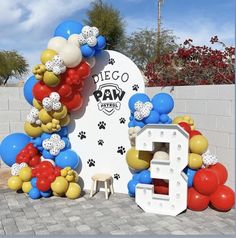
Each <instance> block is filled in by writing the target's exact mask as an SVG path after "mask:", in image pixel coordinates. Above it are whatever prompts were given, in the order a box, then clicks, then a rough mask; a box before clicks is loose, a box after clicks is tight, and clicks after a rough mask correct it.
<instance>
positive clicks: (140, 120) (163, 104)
mask: <svg viewBox="0 0 236 238" xmlns="http://www.w3.org/2000/svg"><path fill="white" fill-rule="evenodd" d="M173 108H174V100H173V98H172V97H171V96H170V95H169V94H167V93H158V94H156V95H155V96H154V97H153V98H152V99H151V100H150V98H149V97H148V96H147V95H146V94H144V93H136V94H134V95H133V96H132V97H131V98H130V100H129V109H130V111H131V116H130V122H129V124H128V126H129V130H128V133H129V139H130V144H131V146H132V147H131V148H130V149H129V150H128V151H127V153H126V162H127V164H128V166H129V168H130V169H131V170H132V171H134V175H133V177H132V179H131V180H130V181H129V182H128V185H127V187H128V193H129V195H130V196H131V197H134V196H135V188H136V185H137V184H138V183H143V184H152V182H153V180H152V178H151V174H150V170H148V168H149V167H150V161H151V160H152V159H153V156H155V157H157V156H162V157H163V155H160V153H165V156H166V154H167V153H166V152H164V151H166V150H167V148H166V147H165V145H164V144H163V145H161V148H159V151H157V152H156V153H155V154H154V155H153V154H152V153H150V152H147V151H138V150H136V149H135V139H136V135H137V133H138V132H139V131H140V130H141V128H142V127H144V126H145V125H147V124H171V123H172V120H171V118H170V117H169V115H168V114H169V113H170V112H171V111H172V109H173ZM162 150H163V151H162ZM167 157H169V156H168V154H167Z"/></svg>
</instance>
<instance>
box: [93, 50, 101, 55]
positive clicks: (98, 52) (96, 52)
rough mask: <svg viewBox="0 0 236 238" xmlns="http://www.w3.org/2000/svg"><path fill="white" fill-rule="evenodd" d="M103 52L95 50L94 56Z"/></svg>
mask: <svg viewBox="0 0 236 238" xmlns="http://www.w3.org/2000/svg"><path fill="white" fill-rule="evenodd" d="M101 53H102V50H95V53H94V56H99V55H100V54H101Z"/></svg>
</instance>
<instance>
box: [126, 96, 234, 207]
mask: <svg viewBox="0 0 236 238" xmlns="http://www.w3.org/2000/svg"><path fill="white" fill-rule="evenodd" d="M129 108H130V112H131V116H130V122H129V124H128V126H129V130H128V133H129V139H130V144H131V146H132V147H131V148H130V149H129V150H128V152H127V153H126V162H127V164H128V166H129V168H130V169H131V170H132V171H133V177H132V179H131V180H130V181H129V182H128V184H127V188H128V193H129V195H130V196H131V197H135V188H136V185H137V184H138V183H142V184H153V185H154V192H155V193H157V194H164V195H168V191H169V184H168V181H166V180H162V179H152V178H151V174H150V171H149V170H148V169H149V167H150V161H151V160H152V159H153V158H156V159H162V160H163V159H164V160H168V159H169V154H168V152H169V148H168V144H165V143H159V144H158V145H157V148H155V153H154V154H152V153H151V152H148V151H138V150H136V149H135V138H136V135H137V133H138V132H139V131H140V130H141V128H142V127H143V126H145V125H146V124H171V123H172V124H178V125H179V126H181V127H182V128H183V129H184V130H185V131H186V132H187V133H188V134H189V157H188V166H187V167H186V168H185V169H184V172H185V174H186V175H187V177H188V208H189V209H191V210H193V211H202V210H204V209H206V208H207V207H208V206H209V205H210V206H211V207H213V208H214V209H216V210H219V211H228V210H230V209H231V208H232V207H233V206H234V199H235V194H234V192H233V190H232V189H231V188H229V187H228V186H226V185H224V184H225V182H226V181H227V177H228V172H227V169H226V168H225V166H224V165H223V164H221V163H219V162H218V161H217V158H216V156H215V155H214V154H212V153H211V152H210V151H209V150H208V140H207V138H206V137H205V136H204V135H202V133H201V132H200V131H198V130H196V126H195V123H194V120H193V118H191V117H190V116H187V115H185V116H178V117H176V118H174V120H173V121H172V119H171V118H170V117H169V115H168V114H169V113H170V112H171V111H172V109H173V108H174V100H173V98H172V97H171V96H170V95H169V94H166V93H158V94H156V95H155V96H154V97H153V98H152V100H150V98H149V97H148V96H147V95H146V94H142V93H137V94H135V95H133V96H132V97H131V98H130V100H129Z"/></svg>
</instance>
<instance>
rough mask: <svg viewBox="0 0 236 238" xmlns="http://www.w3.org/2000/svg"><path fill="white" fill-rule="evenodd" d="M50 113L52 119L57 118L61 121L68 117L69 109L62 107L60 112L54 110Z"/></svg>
mask: <svg viewBox="0 0 236 238" xmlns="http://www.w3.org/2000/svg"><path fill="white" fill-rule="evenodd" d="M49 113H50V115H51V117H53V118H55V119H57V120H61V119H63V118H65V117H66V115H67V108H66V106H62V107H61V108H60V110H58V111H54V110H52V111H51V112H49Z"/></svg>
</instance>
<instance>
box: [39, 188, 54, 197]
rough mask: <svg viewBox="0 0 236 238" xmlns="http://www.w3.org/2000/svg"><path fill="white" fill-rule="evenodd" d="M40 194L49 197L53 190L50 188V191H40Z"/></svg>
mask: <svg viewBox="0 0 236 238" xmlns="http://www.w3.org/2000/svg"><path fill="white" fill-rule="evenodd" d="M40 195H41V196H42V197H44V198H49V197H51V195H52V191H51V190H48V191H46V192H42V191H40Z"/></svg>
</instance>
